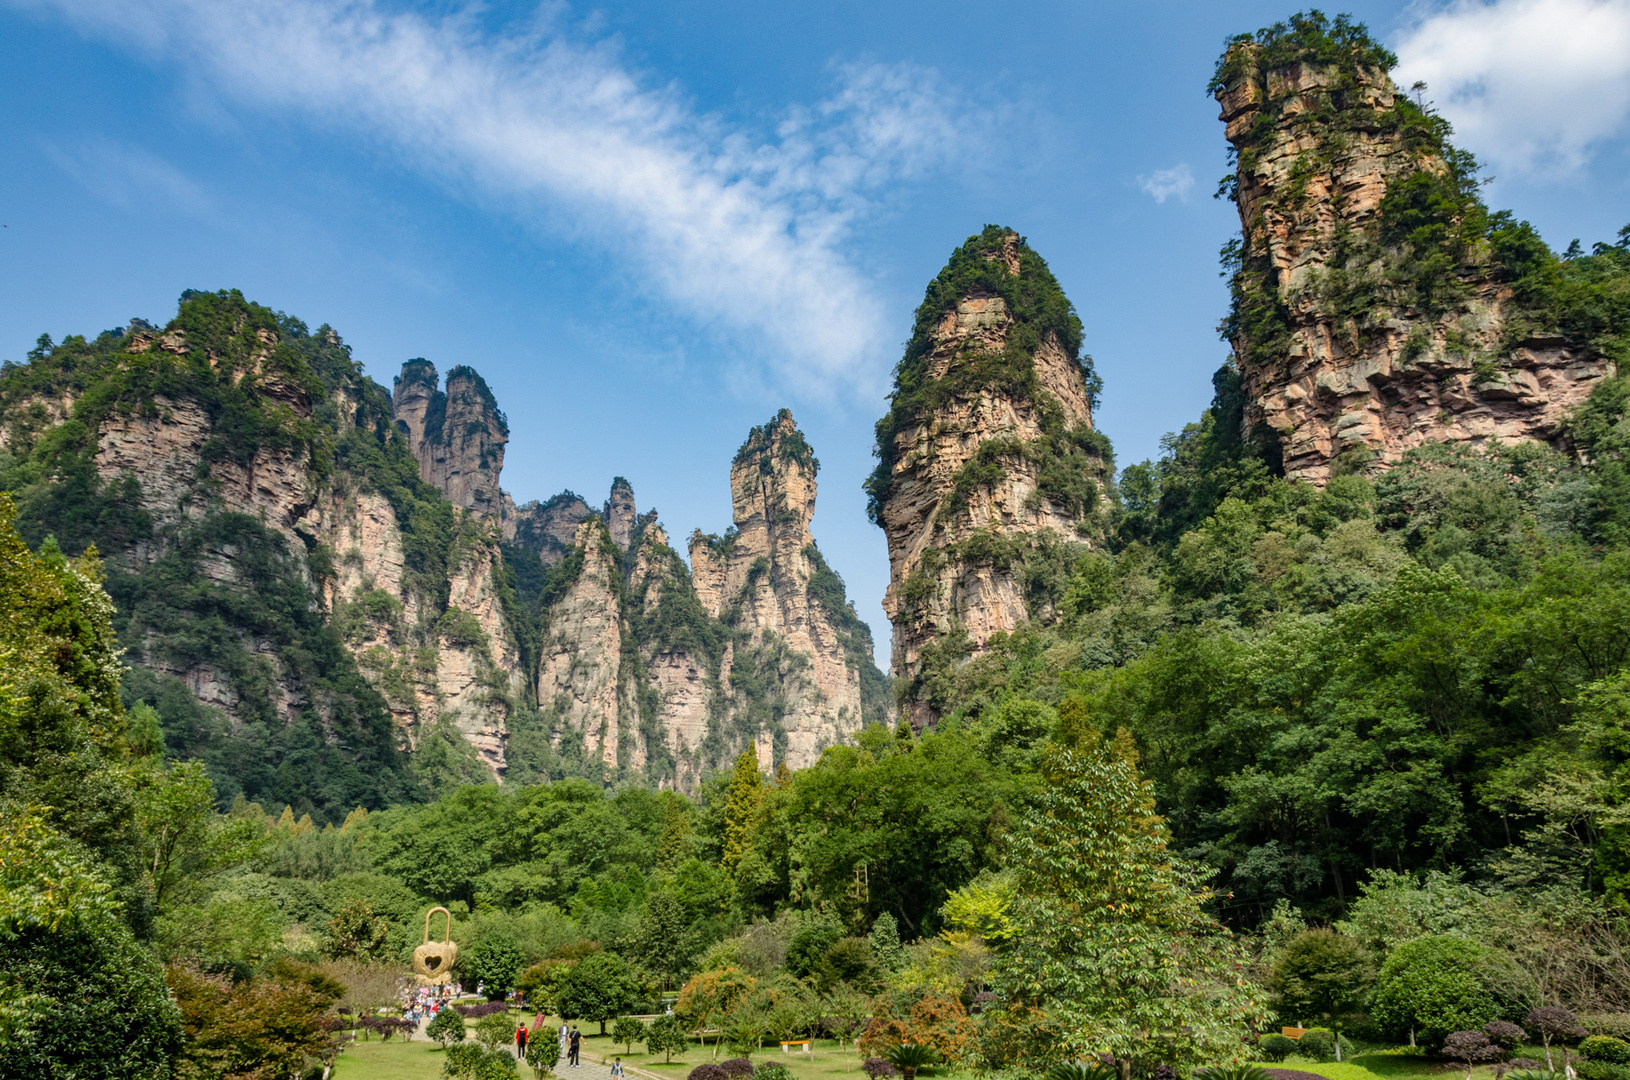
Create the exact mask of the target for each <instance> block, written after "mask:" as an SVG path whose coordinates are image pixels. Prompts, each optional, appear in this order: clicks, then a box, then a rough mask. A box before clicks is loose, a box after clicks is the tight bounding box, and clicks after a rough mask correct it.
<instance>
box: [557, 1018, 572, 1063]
mask: <svg viewBox="0 0 1630 1080" xmlns="http://www.w3.org/2000/svg"><path fill="white" fill-rule="evenodd" d="M571 1046H572V1029H571V1028H569V1027H567V1026H566V1021H564V1020H562V1021H561V1022H560V1060H562V1061H565V1062H568V1063H569V1062H570V1061H571V1060H572V1051H571Z"/></svg>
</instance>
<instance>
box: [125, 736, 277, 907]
mask: <svg viewBox="0 0 1630 1080" xmlns="http://www.w3.org/2000/svg"><path fill="white" fill-rule="evenodd" d="M134 775H135V778H136V781H137V783H136V789H135V791H136V825H137V827H138V828H139V829H140V831H141V840H142V847H141V854H142V862H143V864H144V866H145V868H146V870H147V877H148V882H149V884H150V885H151V888H152V890H153V903H154V904H155V905H156V906H157V908H158V909H159V911H160V912H161V913H162V912H164V911H166V910H167V909H168V908H169V907H173V906H175V905H177V904H181V903H187V902H190V901H194V900H196V899H198V898H199V896H200V893H201V892H202V891H203V890H205V889H206V888H207V887H208V884H209V882H210V880H211V879H212V878H214V877H216V876H217V875H219V874H221V873H224V872H225V871H227V870H230V869H232V868H233V867H235V866H240V865H242V864H243V863H245V862H247V861H248V860H249V859H251V858H253V857H254V856H255V855H256V854H257V853H259V852H260V851H261V850H262V849H263V848H264V847H265V846H266V830H265V828H264V827H262V826H261V825H260V824H258V823H256V822H254V821H251V820H248V819H247V818H233V817H223V816H222V815H220V814H217V813H216V812H215V787H214V785H213V784H211V783H210V780H209V777H208V776H207V775H205V773H204V763H203V762H201V761H182V762H177V763H175V764H173V765H168V766H166V765H165V764H164V762H163V760H162V759H159V758H147V759H145V760H144V761H143V762H141V764H140V765H139V766H138V767H137V768H136V769H135V770H134Z"/></svg>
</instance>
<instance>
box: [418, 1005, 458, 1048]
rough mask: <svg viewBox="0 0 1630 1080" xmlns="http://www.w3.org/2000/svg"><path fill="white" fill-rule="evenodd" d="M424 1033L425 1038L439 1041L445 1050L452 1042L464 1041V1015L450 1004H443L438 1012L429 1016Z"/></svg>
mask: <svg viewBox="0 0 1630 1080" xmlns="http://www.w3.org/2000/svg"><path fill="white" fill-rule="evenodd" d="M424 1033H425V1036H426V1037H427V1038H431V1039H434V1040H436V1041H437V1042H439V1043H441V1046H442V1049H443V1050H445V1049H447V1047H448V1046H449V1045H450V1044H452V1043H456V1042H463V1041H464V1036H465V1031H464V1017H462V1016H460V1015H459V1014H458V1010H457V1009H455V1008H453V1007H452V1006H451V1005H444V1006H443V1007H442V1010H441V1011H440V1012H438V1013H437V1014H436V1015H435V1016H432V1017H431V1018H430V1023H428V1024H426V1025H425V1028H424Z"/></svg>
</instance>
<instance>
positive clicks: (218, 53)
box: [8, 0, 963, 396]
mask: <svg viewBox="0 0 1630 1080" xmlns="http://www.w3.org/2000/svg"><path fill="white" fill-rule="evenodd" d="M8 2H10V3H12V4H13V5H14V6H19V7H24V8H28V9H34V10H40V11H46V12H56V13H58V14H60V15H63V16H65V17H67V18H68V19H69V20H70V21H71V22H72V23H74V24H75V25H77V26H78V27H80V28H81V29H82V30H84V31H86V32H89V33H91V34H94V35H96V36H100V37H105V38H107V39H109V40H112V41H114V42H116V43H119V44H122V45H126V46H133V47H135V48H137V49H139V50H141V51H143V52H145V53H146V54H147V55H148V56H150V57H154V58H157V57H162V58H163V60H164V62H165V63H166V64H175V63H177V62H179V63H180V64H181V65H182V66H183V67H184V69H185V70H187V71H188V72H189V74H191V75H193V76H194V77H201V78H202V79H203V80H204V81H205V83H206V85H208V86H210V87H211V88H212V89H214V90H218V91H220V92H222V93H223V95H224V96H226V97H228V98H230V99H234V100H237V101H238V102H240V103H243V104H248V105H251V106H255V107H259V108H265V109H270V110H278V111H291V110H292V111H298V112H303V113H305V114H307V115H309V116H310V117H312V118H314V119H316V120H318V121H319V122H321V123H323V124H326V125H330V126H332V127H336V128H340V129H346V130H352V131H357V132H360V133H362V134H363V135H364V136H366V137H370V138H374V139H379V140H382V141H384V142H386V143H388V144H390V145H393V146H394V147H396V148H397V149H398V150H399V151H401V152H403V153H404V155H405V157H406V159H407V160H408V161H409V163H410V164H411V165H412V167H414V168H416V169H419V170H421V171H424V172H427V173H431V174H434V175H437V176H439V177H441V178H443V179H444V180H446V181H451V182H452V183H453V185H454V186H455V187H457V186H460V185H464V184H468V185H472V186H473V188H474V189H475V190H477V191H479V192H480V193H481V195H482V197H483V198H492V197H494V196H496V197H497V199H498V202H499V205H503V206H505V207H506V208H509V209H511V210H512V211H513V212H514V213H515V214H517V216H518V217H520V218H521V219H522V220H526V221H528V222H529V223H541V222H542V221H544V220H550V221H555V222H565V223H568V225H569V227H570V228H571V230H572V231H573V232H574V233H583V234H586V235H588V236H590V237H591V238H592V240H593V242H595V243H597V244H598V245H600V246H602V248H604V249H605V250H608V251H610V252H612V253H613V254H615V255H616V256H617V257H619V258H624V259H628V260H631V261H632V263H633V265H634V266H635V268H636V270H637V275H636V276H637V277H639V278H640V279H641V280H642V281H648V282H650V284H651V286H652V288H653V290H654V292H655V293H656V294H657V295H658V296H659V297H660V298H661V299H662V300H663V301H665V302H666V303H667V304H668V305H670V306H671V307H673V308H675V309H676V310H678V311H680V312H682V313H683V314H685V315H686V316H687V317H689V318H691V319H693V320H695V321H696V322H698V323H700V324H702V325H705V326H709V327H711V328H712V329H714V330H716V331H722V332H723V333H724V334H726V335H727V336H733V337H735V338H736V339H738V340H741V341H744V342H750V343H752V347H753V349H754V351H756V352H759V353H766V354H771V355H773V356H774V357H775V358H776V359H775V360H773V361H771V363H772V364H773V365H774V367H775V370H774V374H775V375H776V376H778V378H776V380H775V381H778V382H781V383H783V384H784V385H787V386H788V387H789V388H791V389H793V390H796V391H801V392H803V393H805V394H806V395H810V396H824V395H825V394H827V393H829V392H830V391H832V390H833V389H835V388H838V387H842V386H845V385H849V386H867V387H868V388H869V384H870V383H871V382H872V381H873V379H874V378H875V377H876V372H877V369H878V364H877V363H876V361H877V360H879V359H880V358H881V357H880V346H881V345H882V344H884V342H885V339H886V338H887V333H886V331H885V329H884V328H885V326H886V322H885V319H884V315H883V311H882V310H881V306H880V302H879V300H878V298H877V296H876V293H875V290H874V289H873V288H872V287H871V286H870V283H869V282H868V280H867V278H866V275H865V274H863V273H862V272H861V271H860V270H859V269H858V268H857V267H856V266H855V265H854V264H853V263H852V262H851V260H850V259H849V257H848V256H847V255H846V254H845V253H844V251H843V250H842V246H841V245H842V242H843V241H844V240H845V238H846V237H848V236H849V235H850V234H851V233H852V232H853V229H854V226H855V224H856V222H857V220H859V219H860V218H862V217H863V216H864V215H865V214H867V213H868V212H870V211H871V210H872V209H873V206H874V202H875V200H876V198H877V194H878V192H879V191H880V190H881V189H882V188H883V187H884V186H885V185H889V184H892V183H895V182H897V181H899V180H902V179H910V178H913V177H919V176H923V175H926V174H929V173H932V172H934V171H935V170H937V169H941V168H944V167H946V166H948V165H949V164H950V159H949V158H948V156H947V149H946V148H947V147H949V146H951V145H953V140H952V139H951V138H950V135H951V134H952V121H951V116H952V115H953V113H952V110H953V108H954V107H955V105H956V103H955V102H954V101H952V100H951V98H952V97H953V95H951V94H949V93H948V92H947V91H946V89H945V88H944V87H942V86H940V85H938V81H937V77H936V75H935V73H934V72H932V71H928V70H924V69H918V68H911V67H907V66H885V65H862V66H850V67H841V68H837V69H835V71H834V74H835V78H836V82H837V89H836V91H835V92H834V93H833V95H832V96H831V97H829V98H828V99H827V100H825V101H821V102H819V103H816V104H814V105H811V106H806V107H803V108H799V109H795V110H791V111H790V112H789V113H788V114H787V116H786V118H785V120H784V121H783V122H782V123H781V124H780V126H779V129H778V130H777V131H776V132H775V133H774V135H773V136H758V135H755V134H754V133H752V132H748V131H743V130H735V129H732V128H731V127H730V126H729V125H727V124H725V123H723V122H722V121H720V120H718V119H717V118H712V117H707V116H702V115H698V114H697V113H696V112H695V111H694V110H693V109H692V108H690V107H689V106H688V104H687V103H686V102H685V101H684V100H683V99H682V98H681V97H680V96H679V95H678V94H677V93H675V92H674V91H672V90H666V89H660V88H658V89H653V88H650V87H647V86H645V85H642V82H641V80H640V78H639V77H638V76H637V75H636V74H635V73H633V72H631V71H629V70H628V69H627V68H626V67H625V66H624V65H623V64H622V63H621V62H620V60H619V58H618V56H617V54H616V53H615V51H614V50H613V49H611V48H609V47H607V46H605V45H596V44H592V43H589V44H584V43H578V42H572V41H569V40H567V39H566V38H565V36H564V35H561V34H559V33H557V32H555V31H554V30H553V29H552V28H551V27H549V26H547V25H546V24H539V25H537V26H534V27H532V28H531V29H530V30H529V31H528V32H527V33H525V34H524V35H519V36H505V37H502V38H498V37H494V36H492V35H490V34H485V33H482V32H481V31H480V30H478V29H477V28H476V27H474V26H473V25H472V23H471V22H469V21H467V20H463V19H460V18H456V17H455V18H449V19H440V20H435V19H430V18H427V17H424V16H422V15H417V14H412V13H405V14H404V13H397V12H388V11H385V10H383V9H381V8H380V7H378V6H376V5H375V4H374V3H371V2H369V0H348V2H339V3H332V2H330V3H324V2H321V0H8ZM958 125H959V126H962V125H963V121H962V119H961V117H959V119H958Z"/></svg>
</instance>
